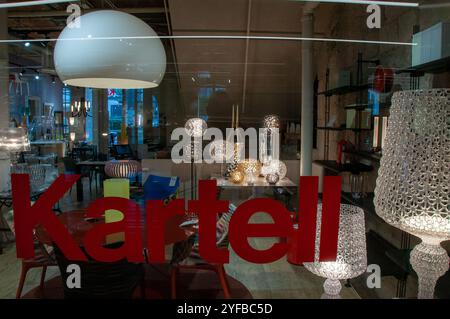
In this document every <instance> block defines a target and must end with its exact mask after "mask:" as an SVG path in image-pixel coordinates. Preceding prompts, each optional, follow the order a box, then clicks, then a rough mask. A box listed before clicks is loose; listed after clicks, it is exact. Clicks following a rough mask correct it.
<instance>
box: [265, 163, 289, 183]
mask: <svg viewBox="0 0 450 319" xmlns="http://www.w3.org/2000/svg"><path fill="white" fill-rule="evenodd" d="M261 173H262V175H264V176H266V175H270V174H277V175H278V177H279V178H280V179H283V178H284V177H285V176H286V173H287V167H286V164H284V162H282V161H280V160H271V161H270V162H268V163H267V164H265V165H264V166H263V167H262V169H261Z"/></svg>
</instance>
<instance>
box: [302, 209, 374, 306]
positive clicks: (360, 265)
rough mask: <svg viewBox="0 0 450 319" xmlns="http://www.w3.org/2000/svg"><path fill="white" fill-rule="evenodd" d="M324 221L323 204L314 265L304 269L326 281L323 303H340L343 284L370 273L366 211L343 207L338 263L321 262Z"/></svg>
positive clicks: (318, 226)
mask: <svg viewBox="0 0 450 319" xmlns="http://www.w3.org/2000/svg"><path fill="white" fill-rule="evenodd" d="M321 218H322V204H319V205H318V210H317V232H316V250H315V258H314V262H312V263H304V266H305V268H306V269H308V270H309V271H310V272H312V273H313V274H315V275H317V276H320V277H324V278H327V279H326V280H325V283H324V284H323V288H324V294H323V295H322V299H340V298H341V297H340V291H341V288H342V286H341V283H340V280H345V279H351V278H355V277H357V276H359V275H361V274H362V273H364V272H366V270H367V248H366V232H365V223H364V211H363V210H362V209H361V208H359V207H357V206H353V205H347V204H341V208H340V217H339V235H338V249H337V257H336V261H323V262H321V261H319V254H320V233H321V232H320V228H321V227H320V224H321Z"/></svg>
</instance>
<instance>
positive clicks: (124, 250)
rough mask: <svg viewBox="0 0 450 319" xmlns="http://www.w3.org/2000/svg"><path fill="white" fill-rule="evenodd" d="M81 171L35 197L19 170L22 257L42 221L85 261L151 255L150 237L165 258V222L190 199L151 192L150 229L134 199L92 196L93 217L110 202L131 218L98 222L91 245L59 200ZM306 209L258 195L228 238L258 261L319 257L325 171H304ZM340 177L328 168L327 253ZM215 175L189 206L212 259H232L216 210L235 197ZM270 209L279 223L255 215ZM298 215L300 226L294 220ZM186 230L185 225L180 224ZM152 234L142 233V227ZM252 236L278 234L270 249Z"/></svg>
mask: <svg viewBox="0 0 450 319" xmlns="http://www.w3.org/2000/svg"><path fill="white" fill-rule="evenodd" d="M79 178H80V176H79V175H61V176H59V177H58V178H57V179H56V180H55V181H54V183H53V184H52V185H51V186H50V188H49V189H48V190H47V191H46V192H45V193H44V194H43V195H42V196H41V197H40V198H39V199H38V200H37V201H36V202H35V203H34V204H33V205H31V204H30V203H31V200H30V195H29V194H30V192H29V187H30V186H29V176H28V175H26V174H12V193H13V208H14V223H15V228H16V247H17V257H19V258H32V257H34V246H33V231H34V229H36V227H37V226H38V225H41V226H42V227H44V228H45V230H46V231H47V233H48V235H49V237H50V238H51V240H52V241H53V242H54V243H55V244H56V245H57V246H58V247H59V249H60V250H61V251H62V252H63V254H64V255H65V256H66V257H67V258H68V259H69V260H72V261H85V260H87V258H88V256H86V254H85V252H86V253H87V254H88V255H89V256H90V257H91V258H93V259H94V260H97V261H100V262H114V261H118V260H121V259H124V258H126V259H127V260H128V261H130V262H144V256H143V254H142V251H143V248H144V247H143V246H144V244H143V243H146V244H147V248H148V249H149V251H150V252H151V254H150V255H149V262H151V263H163V262H164V261H165V259H164V238H165V237H164V225H165V224H166V222H167V221H168V220H170V219H171V218H173V217H175V216H177V215H180V216H183V215H184V214H186V211H185V205H184V200H183V199H176V200H174V201H172V202H170V203H169V204H167V205H164V203H163V201H160V200H150V201H147V203H146V211H145V214H146V226H145V227H146V229H145V231H144V229H142V228H143V227H142V226H141V225H143V224H142V223H141V216H142V215H141V207H140V206H139V205H138V204H137V203H135V202H134V201H132V200H129V199H124V198H118V197H107V198H100V199H97V200H95V201H94V202H92V203H91V204H90V205H89V207H88V208H87V213H86V217H87V218H100V217H102V216H103V214H104V212H105V211H106V210H109V209H114V210H118V211H121V212H122V213H123V215H124V218H123V219H122V220H121V221H118V222H113V223H99V224H96V225H94V226H93V227H92V229H90V230H89V231H88V232H87V233H86V235H85V237H84V238H83V247H84V250H85V252H83V251H82V249H81V248H80V247H79V245H78V244H77V242H75V241H74V239H73V238H72V237H71V235H70V233H69V232H68V231H67V229H66V228H65V227H64V225H63V224H62V223H61V222H60V221H59V220H58V218H57V216H56V215H55V214H54V212H53V210H52V207H53V206H54V205H55V204H56V203H57V202H58V201H59V200H60V199H61V197H62V196H63V195H64V194H65V193H66V192H67V191H68V190H69V189H70V188H71V187H72V186H73V184H74V183H75V182H76V181H77V180H78V179H79ZM300 190H301V191H300V192H299V198H298V200H299V205H298V207H299V211H298V213H297V214H294V215H295V216H298V218H296V219H295V220H294V221H293V220H292V218H291V216H292V214H291V212H289V211H288V210H287V209H286V207H284V206H283V205H282V204H281V203H280V202H278V201H275V200H273V199H269V198H255V199H250V200H247V201H245V202H244V203H242V204H241V205H239V206H238V207H237V208H236V211H235V212H234V214H233V216H232V218H231V221H230V225H229V241H230V244H231V247H232V248H233V250H234V251H235V252H236V254H237V255H239V256H240V257H241V258H243V259H245V260H246V261H248V262H252V263H270V262H273V261H276V260H278V259H280V258H282V257H283V256H286V255H287V257H288V260H289V261H290V262H291V263H295V264H301V263H304V262H312V261H314V256H315V242H316V228H317V204H318V177H316V176H308V177H303V176H302V177H300ZM340 193H341V178H340V177H339V176H327V177H325V178H324V185H323V196H322V205H323V206H322V207H323V213H322V217H321V218H322V219H321V221H320V223H321V238H320V255H319V260H320V261H334V260H336V254H337V240H338V228H339V208H340ZM216 194H217V184H216V181H215V180H202V181H200V182H199V198H198V199H197V200H189V201H188V211H189V212H191V213H192V212H195V213H196V214H197V215H198V236H199V253H200V255H201V257H202V258H203V259H204V260H205V261H207V262H209V263H219V264H225V263H228V262H229V251H228V250H227V249H223V248H220V249H219V248H218V247H216V220H217V215H218V214H220V213H223V212H226V211H227V210H228V207H229V202H228V201H226V200H219V199H217V198H216ZM258 212H265V213H267V214H269V215H270V216H271V218H272V219H273V223H267V224H252V223H249V220H250V218H251V216H252V215H253V214H254V213H258ZM294 223H295V224H298V227H294ZM180 231H182V230H181V228H180ZM119 232H123V233H124V234H125V236H124V238H125V239H124V243H123V245H122V246H120V247H119V248H115V249H111V248H105V247H104V246H103V243H104V240H105V237H106V236H107V235H110V234H114V233H119ZM144 233H145V234H146V236H147V238H142V237H143V234H144ZM251 237H279V238H282V239H283V240H280V242H278V243H274V244H273V245H272V246H271V247H270V248H268V249H266V250H256V249H254V248H253V247H251V245H250V244H249V243H248V238H251Z"/></svg>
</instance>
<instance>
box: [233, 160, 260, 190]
mask: <svg viewBox="0 0 450 319" xmlns="http://www.w3.org/2000/svg"><path fill="white" fill-rule="evenodd" d="M238 169H239V170H241V171H242V172H244V174H245V179H246V181H247V183H249V184H252V183H254V181H255V178H256V177H257V176H259V174H261V163H260V162H259V161H258V160H256V159H253V158H249V159H246V160H244V161H242V162H241V163H239V165H238Z"/></svg>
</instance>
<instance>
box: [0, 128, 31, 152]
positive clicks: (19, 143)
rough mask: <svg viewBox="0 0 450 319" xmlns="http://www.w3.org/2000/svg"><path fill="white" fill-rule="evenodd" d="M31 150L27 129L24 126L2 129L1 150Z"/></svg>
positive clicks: (0, 135)
mask: <svg viewBox="0 0 450 319" xmlns="http://www.w3.org/2000/svg"><path fill="white" fill-rule="evenodd" d="M29 150H30V141H29V140H28V134H27V130H26V129H25V128H22V127H14V128H5V129H0V151H2V152H8V153H19V152H26V151H29Z"/></svg>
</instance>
